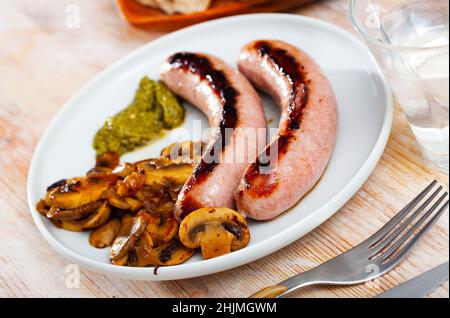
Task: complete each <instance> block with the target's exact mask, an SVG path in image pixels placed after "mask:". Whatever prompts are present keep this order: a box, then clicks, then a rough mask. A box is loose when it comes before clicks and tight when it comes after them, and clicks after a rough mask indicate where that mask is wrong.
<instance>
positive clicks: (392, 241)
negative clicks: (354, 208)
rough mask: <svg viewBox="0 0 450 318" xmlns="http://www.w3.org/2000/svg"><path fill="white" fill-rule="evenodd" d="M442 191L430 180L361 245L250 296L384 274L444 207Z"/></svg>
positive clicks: (349, 282) (280, 293) (350, 282)
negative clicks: (426, 185)
mask: <svg viewBox="0 0 450 318" xmlns="http://www.w3.org/2000/svg"><path fill="white" fill-rule="evenodd" d="M436 186H438V187H437V189H435V188H436ZM442 192H443V187H442V186H440V185H438V182H437V181H436V180H435V181H433V182H432V183H431V184H430V185H429V186H428V187H427V188H426V189H425V190H424V191H423V192H422V193H420V194H419V195H418V196H417V197H416V198H415V199H414V200H412V201H411V202H410V203H409V204H408V205H407V206H406V207H404V208H403V209H402V210H401V211H400V212H399V213H398V214H397V215H396V216H394V217H393V218H392V219H391V220H390V221H389V222H388V223H387V224H386V225H385V226H384V227H382V228H381V229H380V230H379V231H378V232H377V233H375V234H374V235H372V236H371V237H370V238H369V239H367V240H366V241H364V242H363V243H361V244H360V245H358V246H356V247H355V248H353V249H351V250H349V251H348V252H346V253H345V254H342V255H340V256H338V257H336V258H334V259H332V260H330V261H328V262H326V263H324V264H322V265H320V266H318V267H316V268H314V269H312V270H310V271H308V272H304V273H302V274H300V275H297V276H294V277H292V278H290V279H288V280H286V281H284V282H282V283H280V284H278V285H276V286H272V287H268V288H265V289H263V290H261V291H260V292H258V293H256V294H254V295H253V296H251V297H252V298H279V297H284V296H286V295H288V294H290V293H292V292H294V291H296V290H298V289H299V288H302V287H305V286H311V285H356V284H362V283H364V282H367V281H371V280H373V279H375V278H377V277H380V276H382V275H384V274H385V273H386V272H388V271H390V270H391V269H392V268H394V267H395V266H397V265H398V264H399V263H400V262H401V261H402V260H403V259H404V258H405V256H406V255H407V254H408V252H409V251H410V250H411V248H412V247H414V246H415V245H416V243H417V242H419V241H420V239H421V238H422V237H424V236H425V234H426V233H427V232H428V231H429V230H430V229H431V227H432V226H433V225H434V224H435V223H436V222H437V221H438V220H439V218H440V217H441V216H442V214H443V213H444V212H445V211H446V210H447V208H448V205H449V200H448V198H447V196H448V193H447V192H444V193H442ZM444 201H445V202H444ZM443 202H444V203H443Z"/></svg>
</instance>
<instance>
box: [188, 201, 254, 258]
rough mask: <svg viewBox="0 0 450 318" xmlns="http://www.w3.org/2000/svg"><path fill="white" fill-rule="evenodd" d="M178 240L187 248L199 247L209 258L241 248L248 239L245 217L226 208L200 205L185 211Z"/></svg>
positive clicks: (204, 255) (248, 232) (245, 244)
mask: <svg viewBox="0 0 450 318" xmlns="http://www.w3.org/2000/svg"><path fill="white" fill-rule="evenodd" d="M179 237H180V241H181V243H183V245H185V246H186V247H189V248H198V247H201V248H202V254H203V257H204V258H212V257H217V256H220V255H224V254H227V253H229V252H231V251H236V250H239V249H242V248H244V247H245V246H247V245H248V243H249V241H250V231H249V228H248V224H247V221H246V220H245V218H244V217H243V216H242V215H241V214H239V213H238V212H236V211H234V210H232V209H228V208H203V209H199V210H197V211H195V212H193V213H191V214H189V215H188V216H187V217H186V218H185V219H184V220H183V222H182V223H181V225H180V233H179Z"/></svg>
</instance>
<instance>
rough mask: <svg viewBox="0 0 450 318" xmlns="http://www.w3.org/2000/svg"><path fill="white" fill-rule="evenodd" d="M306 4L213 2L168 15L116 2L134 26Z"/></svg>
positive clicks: (295, 0)
mask: <svg viewBox="0 0 450 318" xmlns="http://www.w3.org/2000/svg"><path fill="white" fill-rule="evenodd" d="M307 2H311V0H277V1H273V0H247V1H236V0H214V1H213V3H212V4H211V7H210V8H209V9H207V10H205V11H202V12H195V13H189V14H174V15H169V14H166V13H164V12H162V11H160V10H158V9H153V8H150V7H145V6H143V5H141V4H139V3H137V2H136V1H135V0H117V3H118V6H119V8H120V11H121V13H122V16H123V17H124V18H125V20H127V21H128V22H129V23H132V24H135V25H164V24H169V23H174V24H176V23H179V24H183V23H184V24H189V23H195V22H199V21H205V20H209V19H213V18H217V17H222V16H227V15H233V14H240V13H245V12H269V11H279V10H286V9H288V8H291V7H294V6H296V5H300V4H303V3H307Z"/></svg>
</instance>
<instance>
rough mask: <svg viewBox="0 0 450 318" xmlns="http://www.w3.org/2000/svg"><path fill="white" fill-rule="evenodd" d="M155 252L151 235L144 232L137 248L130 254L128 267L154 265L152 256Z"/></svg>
mask: <svg viewBox="0 0 450 318" xmlns="http://www.w3.org/2000/svg"><path fill="white" fill-rule="evenodd" d="M152 250H153V240H152V237H151V235H150V233H148V232H146V231H144V233H142V235H141V237H140V238H139V240H138V242H137V243H136V246H135V247H134V248H133V249H131V250H130V253H129V254H128V265H129V266H133V267H147V266H151V265H153V264H152V263H151V262H152V259H151V257H150V254H151V253H152Z"/></svg>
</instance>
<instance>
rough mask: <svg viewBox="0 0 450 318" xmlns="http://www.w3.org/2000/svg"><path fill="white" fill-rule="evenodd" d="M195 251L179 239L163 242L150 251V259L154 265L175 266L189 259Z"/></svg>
mask: <svg viewBox="0 0 450 318" xmlns="http://www.w3.org/2000/svg"><path fill="white" fill-rule="evenodd" d="M194 253H195V251H194V250H193V249H190V248H187V247H186V246H184V245H183V244H181V243H180V241H179V240H178V239H173V240H172V241H170V242H169V243H166V244H163V245H161V246H159V247H157V248H155V249H153V250H152V251H151V252H150V253H149V255H150V256H149V259H150V260H151V264H152V265H154V266H174V265H179V264H182V263H184V262H186V261H187V260H189V259H190V258H191V257H192V256H193V255H194Z"/></svg>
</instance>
